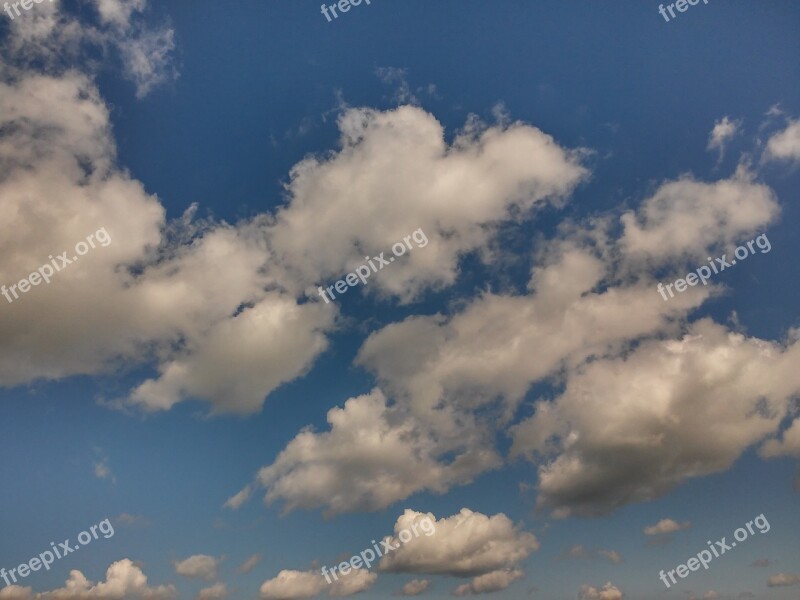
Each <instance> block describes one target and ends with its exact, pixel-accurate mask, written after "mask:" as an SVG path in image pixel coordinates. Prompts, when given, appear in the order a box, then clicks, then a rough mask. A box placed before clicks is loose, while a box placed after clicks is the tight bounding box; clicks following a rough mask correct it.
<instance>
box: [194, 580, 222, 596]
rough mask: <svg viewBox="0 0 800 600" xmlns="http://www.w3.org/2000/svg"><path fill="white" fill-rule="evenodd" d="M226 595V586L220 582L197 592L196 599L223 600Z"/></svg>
mask: <svg viewBox="0 0 800 600" xmlns="http://www.w3.org/2000/svg"><path fill="white" fill-rule="evenodd" d="M227 597H228V588H227V587H226V586H225V584H224V583H222V582H219V583H215V584H214V585H212V586H211V587H207V588H203V589H202V590H200V592H198V594H197V600H224V599H225V598H227Z"/></svg>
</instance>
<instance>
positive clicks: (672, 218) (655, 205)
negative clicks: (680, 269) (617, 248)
mask: <svg viewBox="0 0 800 600" xmlns="http://www.w3.org/2000/svg"><path fill="white" fill-rule="evenodd" d="M778 214H779V206H778V203H777V200H776V198H775V194H774V192H773V191H772V190H771V189H770V188H769V187H767V186H766V185H763V184H758V183H753V182H751V181H749V179H748V178H747V177H746V176H744V175H740V176H737V177H735V178H732V179H723V180H720V181H716V182H713V183H705V182H699V181H695V180H693V179H691V178H689V177H684V178H682V179H679V180H677V181H672V182H667V183H665V184H663V185H662V186H660V187H659V188H658V190H657V191H656V193H655V194H654V195H653V196H651V197H650V198H647V199H646V200H644V201H643V202H642V205H641V206H640V207H639V208H638V209H637V210H636V211H630V212H627V213H625V214H623V215H622V217H621V218H620V221H621V223H622V225H623V227H624V232H623V235H622V238H621V239H620V245H621V249H622V252H623V256H624V258H625V259H626V260H627V261H630V262H634V263H636V262H643V263H645V264H650V265H653V266H657V265H665V264H670V263H673V262H675V261H688V262H690V263H693V266H697V264H704V263H706V262H707V261H706V258H707V257H708V256H709V254H711V253H712V252H713V253H714V254H711V255H712V256H714V255H715V254H716V251H717V250H718V249H724V247H727V246H731V245H736V244H738V243H739V242H740V241H741V240H742V238H743V237H746V236H749V235H751V234H753V233H755V232H756V231H759V230H762V229H763V228H764V227H765V226H766V225H767V224H769V223H771V222H772V221H773V220H775V219H776V218H777V216H778ZM684 273H685V271H684Z"/></svg>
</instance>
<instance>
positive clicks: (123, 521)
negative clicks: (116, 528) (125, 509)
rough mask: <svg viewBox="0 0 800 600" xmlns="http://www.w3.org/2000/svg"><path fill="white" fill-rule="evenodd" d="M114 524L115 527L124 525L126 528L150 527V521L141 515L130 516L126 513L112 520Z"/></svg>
mask: <svg viewBox="0 0 800 600" xmlns="http://www.w3.org/2000/svg"><path fill="white" fill-rule="evenodd" d="M114 523H115V524H116V525H124V526H127V527H135V526H137V525H139V526H142V527H149V526H150V524H151V523H150V519H148V518H147V517H143V516H142V515H131V514H128V513H122V514H121V515H119V516H118V517H117V518H116V519H114Z"/></svg>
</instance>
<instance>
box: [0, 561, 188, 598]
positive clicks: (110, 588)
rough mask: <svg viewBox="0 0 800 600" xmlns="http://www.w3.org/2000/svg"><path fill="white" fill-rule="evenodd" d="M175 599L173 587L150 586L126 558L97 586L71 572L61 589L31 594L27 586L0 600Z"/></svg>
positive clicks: (4, 592)
mask: <svg viewBox="0 0 800 600" xmlns="http://www.w3.org/2000/svg"><path fill="white" fill-rule="evenodd" d="M177 597H178V593H177V590H176V589H175V587H174V586H172V585H166V586H164V585H161V586H157V587H151V586H149V585H148V584H147V576H145V574H144V573H143V572H142V570H141V569H140V568H139V567H138V566H136V565H135V564H133V562H132V561H131V560H129V559H127V558H125V559H123V560H120V561H117V562H115V563H113V564H112V565H111V566H110V567H108V570H107V571H106V580H105V581H101V582H99V583H96V584H95V583H92V582H91V581H89V580H88V579H87V578H86V577H85V576H84V575H83V573H81V572H80V571H77V570H73V571H70V574H69V578H68V579H67V581H66V583H65V585H64V587H63V588H60V589H57V590H52V591H48V592H42V593H34V592H33V591H32V590H31V588H29V587H28V588H23V587H20V586H15V585H12V586H9V587H6V588H3V589H2V590H0V599H2V600H65V599H69V600H174V599H176V598H177Z"/></svg>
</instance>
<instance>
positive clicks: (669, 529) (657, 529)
mask: <svg viewBox="0 0 800 600" xmlns="http://www.w3.org/2000/svg"><path fill="white" fill-rule="evenodd" d="M691 526H692V523H691V521H685V522H684V523H678V522H677V521H674V520H672V519H661V520H660V521H659V522H658V523H656V524H655V525H650V526H648V527H645V528H644V534H645V535H662V534H665V533H675V532H676V531H683V530H684V529H689V528H690V527H691Z"/></svg>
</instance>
